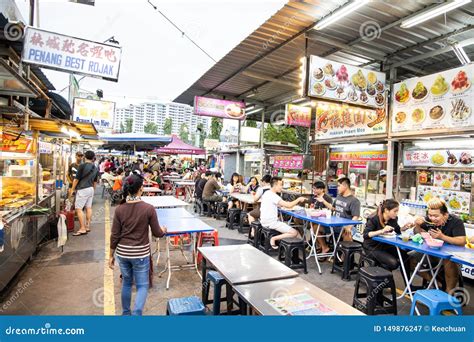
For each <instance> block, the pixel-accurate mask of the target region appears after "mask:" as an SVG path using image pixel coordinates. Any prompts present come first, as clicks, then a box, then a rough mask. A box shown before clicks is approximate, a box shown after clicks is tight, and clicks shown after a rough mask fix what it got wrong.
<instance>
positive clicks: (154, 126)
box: [143, 122, 158, 134]
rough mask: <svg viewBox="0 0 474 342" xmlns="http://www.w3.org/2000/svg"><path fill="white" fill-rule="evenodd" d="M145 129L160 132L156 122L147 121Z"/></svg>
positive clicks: (151, 132)
mask: <svg viewBox="0 0 474 342" xmlns="http://www.w3.org/2000/svg"><path fill="white" fill-rule="evenodd" d="M143 131H144V132H145V133H149V134H158V125H157V124H156V123H154V122H147V124H146V125H145V127H144V128H143Z"/></svg>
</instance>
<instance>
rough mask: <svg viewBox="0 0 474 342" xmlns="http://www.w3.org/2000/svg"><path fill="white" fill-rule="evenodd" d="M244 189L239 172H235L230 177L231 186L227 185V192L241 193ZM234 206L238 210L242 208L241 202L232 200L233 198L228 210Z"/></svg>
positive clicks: (230, 200)
mask: <svg viewBox="0 0 474 342" xmlns="http://www.w3.org/2000/svg"><path fill="white" fill-rule="evenodd" d="M242 187H243V185H242V183H241V181H240V175H239V174H238V173H237V172H234V173H233V174H232V176H231V177H230V182H229V184H227V190H228V191H229V194H232V193H236V192H240V191H241V188H242ZM234 205H235V206H236V207H237V208H240V202H239V201H238V200H232V198H230V199H229V202H228V207H227V209H231V208H232V207H233V206H234Z"/></svg>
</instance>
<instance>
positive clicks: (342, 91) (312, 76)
mask: <svg viewBox="0 0 474 342" xmlns="http://www.w3.org/2000/svg"><path fill="white" fill-rule="evenodd" d="M309 64H310V65H309V79H308V96H314V97H318V98H323V99H330V100H335V101H340V102H346V103H351V104H359V105H365V106H371V107H376V108H380V107H384V105H385V101H386V94H385V89H386V88H385V73H382V72H377V71H373V70H370V69H363V68H360V67H357V66H353V65H349V64H343V63H338V62H334V61H331V60H329V59H325V58H321V57H317V56H311V57H310V63H309Z"/></svg>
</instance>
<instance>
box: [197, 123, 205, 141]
mask: <svg viewBox="0 0 474 342" xmlns="http://www.w3.org/2000/svg"><path fill="white" fill-rule="evenodd" d="M196 130H197V132H196V134H197V133H198V132H200V134H199V146H198V147H203V146H204V139H206V137H207V132H206V130H205V129H204V125H203V124H202V122H200V123H198V124H197V126H196Z"/></svg>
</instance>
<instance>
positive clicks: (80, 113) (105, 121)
mask: <svg viewBox="0 0 474 342" xmlns="http://www.w3.org/2000/svg"><path fill="white" fill-rule="evenodd" d="M114 112H115V102H109V101H97V100H89V99H81V98H77V97H76V98H74V110H73V120H74V121H78V122H90V123H92V124H94V126H95V127H96V128H97V130H98V131H104V130H106V129H112V125H113V121H114Z"/></svg>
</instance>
